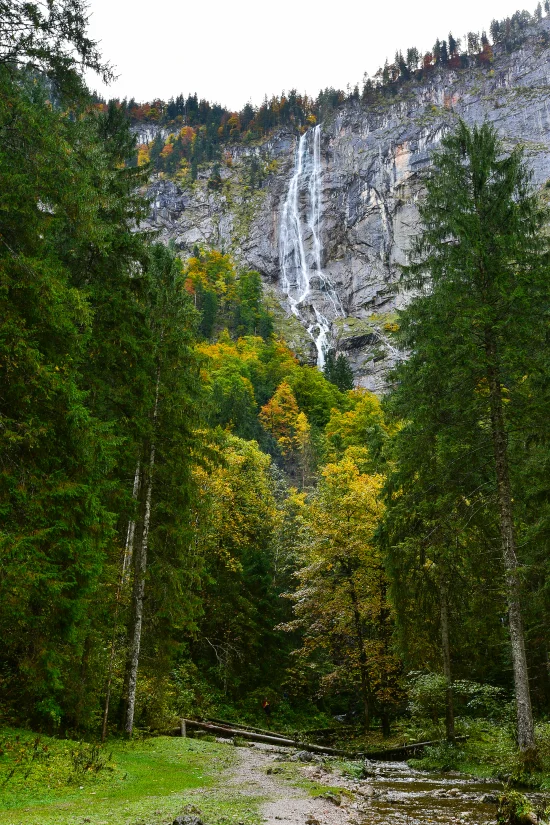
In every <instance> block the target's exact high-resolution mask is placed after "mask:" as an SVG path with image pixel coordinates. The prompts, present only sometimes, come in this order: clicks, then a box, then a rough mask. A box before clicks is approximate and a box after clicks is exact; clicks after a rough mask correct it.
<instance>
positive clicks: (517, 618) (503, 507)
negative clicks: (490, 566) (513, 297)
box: [485, 335, 535, 753]
mask: <svg viewBox="0 0 550 825" xmlns="http://www.w3.org/2000/svg"><path fill="white" fill-rule="evenodd" d="M485 348H486V353H487V360H488V369H487V378H488V382H489V394H490V405H491V429H492V436H493V448H494V453H495V469H496V477H497V489H498V503H499V510H500V536H501V541H502V555H503V559H504V569H505V573H506V590H507V598H508V617H509V627H510V641H511V647H512V663H513V668H514V687H515V697H516V711H517V726H518V745H519V748H520V750H521V751H523V752H524V753H525V752H528V751H534V749H535V730H534V725H533V712H532V709H531V696H530V693H529V678H528V673H527V657H526V655H525V638H524V634H523V622H522V617H521V606H520V582H519V575H518V561H517V554H516V539H515V532H514V521H513V515H512V490H511V486H510V474H509V467H508V444H507V438H506V428H505V425H504V411H503V407H502V385H501V383H500V377H499V373H498V367H497V364H498V361H497V352H496V345H495V342H494V339H493V338H492V336H490V335H487V336H486V345H485Z"/></svg>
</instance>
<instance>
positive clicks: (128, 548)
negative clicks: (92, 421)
mask: <svg viewBox="0 0 550 825" xmlns="http://www.w3.org/2000/svg"><path fill="white" fill-rule="evenodd" d="M140 470H141V462H140V461H138V463H137V466H136V472H135V475H134V487H133V490H132V498H133V500H134V501H137V497H138V493H139V487H140V481H141V472H140ZM135 531H136V522H135V520H134V519H132V520H130V521H129V522H128V530H127V533H126V545H125V547H124V556H123V558H122V571H121V574H120V579H119V582H118V587H117V592H116V602H115V604H116V607H115V617H114V620H113V636H112V639H111V651H110V654H109V665H108V668H107V688H106V690H105V706H104V708H103V726H102V728H101V742H102V743H103V742H105V739H106V737H107V724H108V721H109V705H110V702H111V687H112V684H113V669H114V664H115V656H116V651H117V643H116V634H117V630H118V614H119V611H120V600H121V597H122V591H123V589H124V585H125V584H126V580H127V578H128V571H129V568H130V564H131V561H132V556H133V552H134V536H135Z"/></svg>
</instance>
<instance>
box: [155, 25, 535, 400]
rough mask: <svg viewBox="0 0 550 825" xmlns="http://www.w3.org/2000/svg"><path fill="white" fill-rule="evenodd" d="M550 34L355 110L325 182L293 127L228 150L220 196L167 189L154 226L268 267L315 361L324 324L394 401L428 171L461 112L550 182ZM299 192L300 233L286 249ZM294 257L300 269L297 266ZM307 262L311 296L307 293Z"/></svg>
mask: <svg viewBox="0 0 550 825" xmlns="http://www.w3.org/2000/svg"><path fill="white" fill-rule="evenodd" d="M549 28H550V23H549V21H548V19H545V20H544V21H543V22H542V24H541V26H540V27H539V28H537V30H533V31H532V32H531V35H530V37H529V38H528V39H527V41H526V42H525V44H524V45H523V47H522V48H521V49H519V50H518V51H515V52H513V53H511V54H506V53H505V52H500V53H499V51H498V49H497V50H495V59H494V62H493V64H492V65H491V66H489V67H486V68H480V67H479V68H478V67H476V68H470V69H465V70H461V71H458V72H453V71H448V70H447V71H443V72H436V71H434V73H433V75H432V76H431V78H430V79H429V80H427V81H425V82H423V83H422V84H418V83H414V82H410V83H409V84H406V85H405V86H403V87H402V89H401V91H400V92H399V94H398V95H397V96H396V97H394V98H392V99H388V100H384V101H383V102H382V103H376V104H373V105H367V104H364V103H359V102H355V101H354V102H351V103H347V104H345V105H344V106H343V107H342V108H341V109H339V110H338V111H337V112H335V113H333V114H332V115H331V117H330V119H327V120H326V121H325V122H323V123H322V124H321V128H320V130H319V132H320V134H319V153H320V158H319V164H320V166H319V170H318V171H319V174H318V175H317V178H316V179H315V180H316V182H312V181H313V177H312V176H314V175H315V174H316V172H315V169H314V162H313V154H312V153H313V143H314V141H313V138H311V140H310V141H309V145H310V147H311V148H310V149H308V148H307V145H306V144H307V141H306V143H305V144H304V143H303V142H302V144H300V145H301V146H303V147H304V148H303V152H304V154H303V158H302V160H303V164H304V166H303V169H302V170H301V173H300V174H301V177H300V175H298V171H299V170H298V169H297V164H298V161H299V155H300V151H299V137H298V136H297V135H295V134H293V133H291V132H289V131H280V132H278V133H276V134H274V135H273V136H272V137H270V138H269V139H268V140H266V141H265V142H263V143H262V145H260V146H249V147H243V146H234V147H231V146H229V147H228V151H227V153H226V157H225V162H224V164H222V171H221V176H222V180H223V186H222V187H221V189H220V190H219V191H211V190H210V189H209V188H208V185H207V179H208V173H207V172H205V173H203V174H202V176H201V174H199V179H198V180H197V182H196V183H195V184H194V185H193V188H192V189H191V188H188V189H184V188H181V187H180V186H179V185H178V184H177V182H173V181H168V180H157V181H154V182H153V184H152V186H151V188H150V198H151V216H150V220H149V224H150V227H151V228H153V229H155V230H157V231H159V232H160V237H161V238H162V239H163V240H164V241H166V242H168V241H174V242H175V244H176V246H177V247H178V248H180V249H181V250H182V251H184V252H185V251H189V252H190V251H191V250H192V249H193V246H194V245H195V244H207V245H212V246H215V247H217V248H219V249H223V250H225V251H231V252H232V253H233V254H234V255H235V257H236V258H237V260H238V261H239V262H241V263H242V264H243V265H245V266H247V267H249V268H252V269H257V270H258V271H259V272H260V273H261V274H262V276H263V278H264V282H265V288H266V293H267V294H268V295H269V296H271V300H272V305H273V309H274V311H275V313H276V316H277V321H278V323H279V325H280V326H281V327H282V328H284V332H285V336H286V338H287V340H289V341H290V342H291V344H292V345H293V346H294V348H295V350H296V351H297V352H298V353H299V354H300V355H301V356H302V357H303V358H304V359H306V360H310V361H311V362H315V360H316V359H317V360H318V357H319V356H318V350H319V344H320V340H321V338H320V335H321V330H320V327H319V326H316V324H321V325H322V323H323V320H324V321H326V322H327V330H328V331H327V336H328V340H329V341H330V343H331V344H332V345H333V346H335V347H336V348H337V349H338V350H339V351H344V352H346V354H347V356H348V358H349V360H350V363H351V365H352V367H353V370H354V374H355V377H356V381H357V383H358V384H359V385H361V386H365V387H367V388H369V389H372V390H374V391H376V392H381V391H383V389H384V384H385V376H386V374H387V371H388V369H389V368H390V367H391V365H392V364H393V363H394V362H395V359H396V358H398V357H399V353H398V352H397V351H396V350H395V348H394V346H393V345H392V343H391V330H392V326H393V323H394V313H395V310H396V309H397V308H399V307H400V306H402V305H403V303H404V302H406V300H407V296H406V294H403V293H400V292H399V290H398V280H399V264H401V263H404V262H405V261H406V259H407V250H408V249H409V246H410V241H411V237H412V236H414V234H415V232H416V231H417V228H418V212H417V206H416V204H417V202H418V199H419V198H421V197H422V178H423V175H424V174H425V171H426V169H427V168H428V167H429V164H430V156H431V153H432V151H433V150H434V148H436V147H437V145H438V144H439V142H440V140H441V137H442V136H443V135H444V134H445V132H446V130H448V129H449V128H452V126H453V123H455V122H456V119H457V118H459V117H461V118H463V119H464V120H465V121H466V122H467V123H469V124H473V123H481V122H483V121H484V120H485V119H487V120H489V121H491V122H492V123H493V124H494V125H495V127H496V128H497V129H498V131H499V133H500V134H501V136H502V137H503V139H504V140H505V143H506V145H509V146H512V145H514V144H517V143H522V144H524V146H525V149H526V156H527V159H528V162H529V164H530V166H531V168H532V170H533V182H534V184H535V185H536V186H543V185H544V184H546V181H547V180H548V178H550V110H549V102H550V80H549V76H550V48H549V47H548V45H546V43H545V40H546V39H548V38H546V37H545V36H544V32H546V31H547V29H549ZM312 132H313V130H312ZM148 137H149V138H150V137H151V136H148ZM307 153H309V154H307ZM308 163H309V167H308ZM308 168H310V170H311V171H310V172H308ZM252 169H254V176H252V174H251V170H252ZM258 181H260V183H259V185H258ZM251 184H252V185H251ZM292 185H295V188H296V191H295V193H294V194H293V195H292V197H294V201H293V204H294V207H295V211H296V212H297V215H298V218H297V220H298V223H300V221H301V223H300V227H299V234H300V238H299V239H298V241H296V237H297V236H296V237H294V241H293V242H294V247H293V248H290V249H289V248H287V246H288V244H287V246H285V248H284V249H282V244H281V239H282V223H283V222H284V221H285V220H287V221H288V220H289V218H288V212H289V203H290V202H289V191H290V187H291V186H292ZM314 186H317V190H318V193H317V194H318V199H319V203H318V204H317V205H316V201H315V199H316V197H317V195H316V194H315V191H317V190H315V191H314ZM285 205H286V206H285ZM294 207H293V208H294ZM315 209H318V216H317V218H315V216H314V215H313V213H314V212H315ZM285 210H286V211H285ZM291 212H292V210H291ZM285 215H286V216H287V217H284V216H285ZM300 215H301V216H302V217H301V218H300ZM295 220H296V219H295ZM315 221H317V223H315ZM289 226H290V224H289ZM295 228H296V226H295V227H294V229H295ZM294 234H295V235H296V232H294ZM291 241H292V238H291ZM317 243H318V246H319V248H318V249H317V252H316V251H315V249H314V247H315V245H316V244H317ZM297 244H298V246H300V247H301V248H300V249H299V250H297V249H296V248H295V247H296V245H297ZM285 256H286V260H287V262H288V261H289V260H291V259H292V261H294V263H293V264H292V266H290V264H289V267H285V265H284V260H285ZM298 259H299V260H298ZM316 261H317V263H316ZM292 267H294V269H295V270H296V272H294V274H292V271H291V270H292ZM300 267H301V271H302V276H304V277H306V279H307V290H306V292H303V291H302V292H301V293H300V294H298V293H299V290H298V286H297V282H298V280H299V273H298V274H296V273H297V271H298V270H299V269H300ZM319 267H320V271H319ZM287 270H289V271H290V275H289V273H288V271H287ZM329 299H330V300H329ZM320 319H321V320H320ZM315 343H317V351H316V347H315Z"/></svg>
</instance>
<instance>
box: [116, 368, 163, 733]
mask: <svg viewBox="0 0 550 825" xmlns="http://www.w3.org/2000/svg"><path fill="white" fill-rule="evenodd" d="M159 387H160V369H159V370H158V371H157V386H156V392H155V408H154V411H153V439H152V442H151V449H150V453H149V468H148V473H147V489H146V493H145V512H144V516H143V530H142V533H141V537H140V541H139V542H138V547H137V549H136V554H135V558H134V592H133V623H132V637H131V640H130V657H129V662H128V702H127V706H126V721H125V725H124V730H125V733H126V735H127V736H131V735H132V731H133V728H134V711H135V706H136V686H137V673H138V666H139V651H140V647H141V628H142V624H143V597H144V595H145V574H146V572H147V547H148V543H149V528H150V524H151V503H152V498H153V473H154V469H155V435H156V432H155V431H156V424H157V414H158V401H159Z"/></svg>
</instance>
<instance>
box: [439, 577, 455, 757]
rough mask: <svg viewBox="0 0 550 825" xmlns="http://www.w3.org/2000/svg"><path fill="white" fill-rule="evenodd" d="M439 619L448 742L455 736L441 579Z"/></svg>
mask: <svg viewBox="0 0 550 825" xmlns="http://www.w3.org/2000/svg"><path fill="white" fill-rule="evenodd" d="M439 598H440V609H441V612H440V619H441V652H442V654H443V675H444V676H445V682H446V683H447V686H446V689H445V730H446V733H447V739H448V740H449V741H450V742H453V741H454V738H455V714H454V705H453V681H452V673H451V645H450V643H449V599H448V593H447V584H446V583H445V582H444V581H443V580H442V579H441V580H440V582H439Z"/></svg>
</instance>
